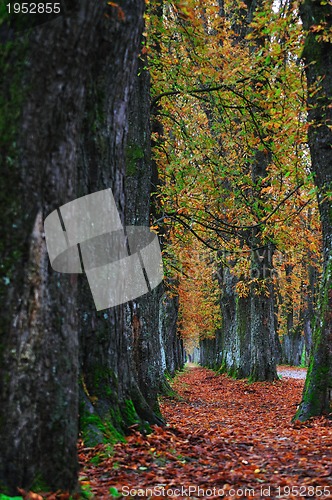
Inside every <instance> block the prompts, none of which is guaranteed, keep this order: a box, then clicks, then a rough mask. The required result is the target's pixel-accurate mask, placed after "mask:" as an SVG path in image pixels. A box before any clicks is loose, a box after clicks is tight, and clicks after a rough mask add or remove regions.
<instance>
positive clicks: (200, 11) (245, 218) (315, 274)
mask: <svg viewBox="0 0 332 500" xmlns="http://www.w3.org/2000/svg"><path fill="white" fill-rule="evenodd" d="M331 11H332V7H331V5H330V4H329V3H328V2H325V1H320V0H317V1H304V2H301V3H300V4H299V3H298V2H292V1H285V2H281V3H280V4H278V5H277V4H275V3H273V2H272V1H261V0H246V1H245V2H240V3H238V2H233V1H232V0H224V1H223V0H220V1H216V2H212V3H209V5H208V6H207V5H205V4H203V3H202V2H199V1H195V0H193V1H186V2H182V1H178V2H172V3H166V2H165V4H164V12H165V15H164V18H163V27H162V29H163V33H162V34H163V36H162V40H161V42H160V44H159V46H158V51H157V52H156V51H155V50H154V45H153V44H151V52H152V55H154V58H153V57H152V65H151V66H152V69H151V72H152V76H153V82H154V87H153V90H154V93H155V96H154V100H153V103H154V104H155V105H158V113H159V116H160V119H161V121H162V123H163V125H164V133H163V136H162V137H161V138H159V147H158V152H157V158H158V162H159V165H160V175H161V176H162V179H163V185H162V187H161V189H160V195H159V196H160V199H161V210H162V215H161V217H159V219H158V223H159V224H163V225H165V224H166V225H167V227H168V228H169V239H168V241H169V244H168V246H167V247H166V249H165V257H166V265H167V268H168V273H169V274H170V275H171V276H172V278H173V280H174V281H175V283H176V282H178V283H179V285H178V287H177V290H178V293H179V297H180V321H181V323H180V328H181V329H182V331H183V333H184V335H185V337H186V338H187V339H188V340H187V344H188V345H191V346H193V345H194V344H195V339H196V340H197V338H198V339H200V350H201V362H202V363H203V364H205V365H207V366H210V367H213V368H217V369H219V370H223V371H227V372H228V373H231V374H232V375H235V376H237V377H249V378H250V379H251V380H257V381H260V380H261V381H263V380H274V379H276V378H277V371H276V365H277V363H278V362H279V361H280V359H283V360H285V361H290V362H291V363H294V364H300V362H301V360H303V361H305V360H306V359H307V358H308V357H310V369H309V375H308V380H307V384H306V390H305V394H304V399H303V403H302V405H301V407H300V409H299V411H298V413H297V417H298V418H302V419H305V418H308V417H309V416H310V415H314V414H320V413H321V412H327V413H328V412H329V411H330V399H331V390H330V387H331V369H332V367H331V321H330V319H329V318H330V316H329V315H330V311H331V295H332V292H331V281H330V272H329V270H328V268H329V265H330V264H329V258H330V257H329V256H330V252H331V242H330V239H329V238H330V234H331V210H330V206H331V175H332V173H331V163H330V161H331V144H332V142H331V121H330V120H331V97H330V96H331V89H332V87H331V86H330V80H329V79H330V71H331V15H332V12H331ZM151 24H152V26H153V25H155V26H156V27H157V28H156V32H155V34H154V36H155V37H156V38H157V39H158V40H159V38H160V36H159V33H160V19H159V18H158V19H154V18H153V17H152V21H151ZM165 75H166V76H165ZM305 75H306V78H305ZM307 137H308V138H309V139H308V138H307ZM316 195H318V197H317V196H316ZM204 246H205V247H206V248H205V251H203V247H204ZM322 246H323V248H324V252H323V253H324V258H323V259H321V255H322V251H321V248H322ZM198 247H199V249H198ZM322 260H323V267H322V268H321V262H322ZM212 272H213V273H214V277H215V280H213V276H212ZM320 276H321V278H320ZM319 281H321V282H322V287H321V295H320V297H319V298H318V285H319ZM218 289H219V293H218ZM218 310H219V314H218ZM280 337H282V346H281V345H280ZM312 343H314V348H313V349H312ZM318 346H319V347H318ZM310 353H311V354H310Z"/></svg>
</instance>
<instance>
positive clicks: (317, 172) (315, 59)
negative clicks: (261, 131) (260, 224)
mask: <svg viewBox="0 0 332 500" xmlns="http://www.w3.org/2000/svg"><path fill="white" fill-rule="evenodd" d="M300 14H301V19H302V22H303V27H304V30H305V34H306V35H305V36H306V38H305V45H304V49H303V59H304V63H305V71H306V77H307V82H308V98H307V106H308V122H309V129H308V141H309V147H310V154H311V161H312V167H311V168H312V172H313V174H314V181H315V184H316V186H317V196H318V205H319V211H320V217H321V223H322V233H323V257H324V259H323V263H324V267H323V276H322V282H321V292H320V299H319V309H318V316H317V320H316V324H315V327H314V339H313V340H314V349H313V353H312V356H311V359H310V366H309V371H308V375H307V379H306V384H305V388H304V393H303V400H302V403H301V405H300V407H299V409H298V411H297V413H296V416H295V418H297V419H300V420H306V419H308V418H309V417H311V416H313V415H321V414H329V413H330V412H331V399H332V318H331V311H332V283H331V280H332V278H331V274H332V265H331V262H332V250H331V238H332V215H331V193H332V169H331V164H332V131H331V129H332V102H331V92H332V51H331V43H332V38H331V33H332V7H331V4H330V3H329V2H325V1H324V0H321V1H314V0H304V1H303V2H302V3H301V6H300Z"/></svg>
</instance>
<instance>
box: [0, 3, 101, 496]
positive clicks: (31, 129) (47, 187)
mask: <svg viewBox="0 0 332 500" xmlns="http://www.w3.org/2000/svg"><path fill="white" fill-rule="evenodd" d="M102 16H103V7H102V6H101V5H100V4H99V3H98V2H96V1H95V2H89V1H85V0H83V1H82V2H75V9H73V10H72V11H71V13H70V14H69V15H68V16H66V17H64V16H63V17H61V18H59V19H57V20H56V21H53V22H51V23H48V24H47V25H41V26H40V27H38V28H35V29H34V31H33V33H32V34H30V36H29V38H27V37H24V36H22V37H21V38H18V39H17V40H16V41H15V42H14V43H11V42H10V43H7V44H5V45H4V46H3V47H2V64H3V68H2V73H3V76H4V78H3V86H2V87H1V104H2V105H3V103H8V104H7V105H8V106H9V110H10V113H8V108H6V107H5V108H4V109H2V113H1V114H2V116H4V123H2V125H3V131H6V133H5V134H2V158H1V159H2V164H3V165H4V170H3V175H2V178H1V193H2V195H1V205H2V208H1V217H2V218H3V221H1V226H2V227H3V228H4V230H5V231H4V239H3V240H2V243H1V248H0V251H1V261H2V263H3V267H2V270H3V271H4V280H1V281H2V286H1V298H2V303H3V310H2V320H1V330H0V344H1V352H0V356H1V362H0V387H1V390H0V440H1V449H0V488H1V490H2V491H7V492H9V493H12V494H15V493H17V490H16V487H17V486H21V487H25V488H30V487H35V488H38V487H43V488H49V489H54V490H56V489H58V488H60V489H70V490H72V489H74V488H75V486H76V482H77V471H78V463H77V456H76V441H77V412H78V408H77V403H78V388H77V377H78V339H77V314H76V309H77V301H76V290H77V284H76V279H75V278H74V277H73V276H68V275H63V274H58V273H56V272H54V271H53V270H52V269H51V268H50V265H49V261H48V256H47V251H46V246H45V239H44V233H43V219H44V218H45V217H46V216H47V215H48V214H49V213H50V212H52V211H53V210H54V209H56V208H57V207H59V206H61V205H62V204H64V203H66V202H68V201H70V200H72V199H74V198H75V197H76V182H77V175H76V172H77V155H78V150H77V145H78V140H79V135H80V131H81V124H82V118H83V110H84V102H85V95H86V83H87V77H88V74H89V68H90V66H91V55H92V53H93V51H94V47H95V44H96V41H97V40H98V38H99V33H98V26H99V24H100V21H101V19H102ZM13 116H14V117H17V119H16V120H15V122H14V121H13ZM2 222H3V224H2Z"/></svg>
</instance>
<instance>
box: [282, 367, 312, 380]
mask: <svg viewBox="0 0 332 500" xmlns="http://www.w3.org/2000/svg"><path fill="white" fill-rule="evenodd" d="M278 375H281V376H282V377H283V378H296V379H298V380H304V379H305V378H306V376H307V369H306V368H298V367H293V366H278Z"/></svg>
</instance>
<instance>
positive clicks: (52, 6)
mask: <svg viewBox="0 0 332 500" xmlns="http://www.w3.org/2000/svg"><path fill="white" fill-rule="evenodd" d="M6 7H7V11H8V14H60V13H61V5H60V2H57V3H51V2H48V3H42V2H38V3H34V2H31V3H30V2H23V3H18V2H15V3H8V4H7V5H6Z"/></svg>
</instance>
